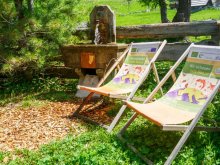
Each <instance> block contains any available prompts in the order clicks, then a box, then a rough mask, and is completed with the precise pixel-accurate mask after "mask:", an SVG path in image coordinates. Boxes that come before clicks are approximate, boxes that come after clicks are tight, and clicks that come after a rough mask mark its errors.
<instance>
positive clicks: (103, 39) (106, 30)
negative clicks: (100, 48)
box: [90, 6, 116, 44]
mask: <svg viewBox="0 0 220 165" xmlns="http://www.w3.org/2000/svg"><path fill="white" fill-rule="evenodd" d="M90 26H91V27H90V35H91V36H90V37H91V40H92V42H93V43H94V40H95V32H96V30H97V31H98V32H99V34H100V40H99V42H98V44H107V43H115V42H116V21H115V14H114V12H113V11H112V10H111V8H110V7H109V6H95V7H94V8H93V10H92V12H91V14H90Z"/></svg>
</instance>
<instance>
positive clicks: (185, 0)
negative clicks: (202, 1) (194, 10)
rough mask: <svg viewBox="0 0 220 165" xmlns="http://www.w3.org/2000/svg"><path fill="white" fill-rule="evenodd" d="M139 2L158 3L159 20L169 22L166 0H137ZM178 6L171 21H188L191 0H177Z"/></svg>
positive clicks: (146, 3)
mask: <svg viewBox="0 0 220 165" xmlns="http://www.w3.org/2000/svg"><path fill="white" fill-rule="evenodd" d="M139 2H140V3H142V4H144V5H148V6H149V5H151V4H153V5H154V6H155V4H159V6H160V13H161V22H162V23H167V22H170V21H169V19H168V18H167V3H166V0H139ZM178 2H179V3H178V8H177V12H176V15H175V16H174V18H173V20H172V22H189V21H190V11H191V0H178Z"/></svg>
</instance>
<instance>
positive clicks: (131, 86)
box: [73, 40, 166, 132]
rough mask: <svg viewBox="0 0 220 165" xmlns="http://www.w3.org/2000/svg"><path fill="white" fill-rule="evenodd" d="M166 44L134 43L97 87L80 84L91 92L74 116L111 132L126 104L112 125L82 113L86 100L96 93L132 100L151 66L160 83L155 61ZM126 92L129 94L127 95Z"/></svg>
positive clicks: (83, 88) (79, 87)
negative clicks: (110, 77)
mask: <svg viewBox="0 0 220 165" xmlns="http://www.w3.org/2000/svg"><path fill="white" fill-rule="evenodd" d="M165 44H166V40H164V41H163V42H143V43H132V44H131V45H130V46H129V48H128V49H127V50H126V51H125V52H124V54H122V55H121V56H120V58H119V59H118V60H117V61H116V62H115V64H114V65H113V66H112V67H111V68H110V69H109V70H108V72H107V73H106V75H105V76H104V77H103V79H101V80H100V82H99V84H98V85H97V87H95V88H92V87H86V86H78V89H81V90H87V91H89V92H90V93H89V95H88V96H87V97H86V98H85V99H84V100H83V102H82V104H81V105H80V106H79V107H78V109H77V110H76V111H75V112H74V113H73V116H75V117H79V118H82V119H84V120H86V121H88V122H92V123H94V124H98V125H100V126H102V127H104V128H106V129H107V131H108V132H110V131H111V130H112V129H113V128H114V126H115V125H116V124H117V122H118V120H119V119H120V117H121V115H122V114H123V112H124V110H125V108H126V106H123V107H122V108H121V109H120V110H119V112H118V114H117V115H116V117H115V118H114V120H113V121H112V123H111V124H110V126H107V125H104V124H100V123H97V122H95V121H93V120H91V119H90V118H88V117H85V116H84V115H81V114H80V111H81V110H82V109H83V107H84V105H85V104H86V102H88V101H89V100H90V98H91V96H92V95H93V94H94V93H97V94H101V95H103V96H108V97H111V98H119V99H126V100H131V99H132V98H133V96H134V94H135V92H136V90H137V89H138V87H139V86H140V85H141V84H142V82H143V81H144V80H145V79H146V78H147V76H148V74H149V73H150V70H151V68H152V69H153V71H154V73H155V76H156V80H157V82H158V83H159V77H158V73H157V70H156V66H155V63H154V62H155V60H156V59H157V57H158V56H159V54H160V52H161V51H162V49H163V47H164V46H165ZM126 55H127V56H126ZM125 56H126V58H125V61H124V63H123V65H122V67H121V68H120V69H119V71H118V73H117V74H116V76H115V77H114V78H113V79H112V80H111V81H110V82H108V83H107V84H105V85H103V86H100V85H102V84H103V82H104V81H105V80H106V78H107V77H108V76H109V75H110V73H111V72H112V71H113V70H114V69H115V67H116V66H118V64H119V62H120V61H121V60H122V59H123V58H124V57H125ZM125 94H127V96H126V95H125ZM128 94H129V95H128Z"/></svg>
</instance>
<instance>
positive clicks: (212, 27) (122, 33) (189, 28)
mask: <svg viewBox="0 0 220 165" xmlns="http://www.w3.org/2000/svg"><path fill="white" fill-rule="evenodd" d="M217 32H218V26H217V22H216V21H201V22H179V23H164V24H151V25H140V26H129V27H117V38H177V37H184V36H203V35H204V36H205V35H215V34H216V33H217Z"/></svg>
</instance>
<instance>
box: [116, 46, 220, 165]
mask: <svg viewBox="0 0 220 165" xmlns="http://www.w3.org/2000/svg"><path fill="white" fill-rule="evenodd" d="M193 46H194V47H196V45H194V44H191V45H190V46H189V47H188V49H187V50H186V51H185V52H184V53H183V54H182V56H181V57H180V58H179V60H178V61H177V62H176V63H175V64H174V65H173V67H172V68H171V69H170V70H169V72H168V73H167V74H166V75H165V77H164V78H163V79H162V80H161V81H160V83H159V84H158V85H157V86H156V87H155V89H154V90H153V91H152V92H151V94H150V95H149V96H148V97H147V98H146V100H145V101H144V102H143V103H148V102H150V101H151V100H152V99H153V97H154V96H155V94H156V93H157V92H158V90H159V89H160V88H161V87H162V86H163V85H164V83H165V82H166V80H167V79H168V78H169V77H170V76H172V74H173V73H174V71H175V69H176V68H177V67H178V66H179V64H180V63H181V62H182V61H183V60H184V59H185V58H186V57H187V55H188V53H189V51H190V49H191V47H193ZM200 47H201V46H200ZM202 47H210V46H202ZM212 47H218V46H212ZM218 48H219V47H218ZM219 87H220V80H219V81H218V83H217V84H216V86H215V88H214V90H213V94H212V95H211V96H210V97H209V98H207V100H206V104H204V105H203V106H202V108H201V109H200V110H199V111H198V113H197V114H196V116H195V117H194V119H193V120H192V121H191V123H190V124H189V125H162V130H163V131H184V134H183V136H182V137H181V138H180V140H179V142H178V143H177V145H176V146H175V147H174V149H173V151H172V152H171V154H170V155H169V157H168V159H167V160H166V162H165V164H166V165H169V164H171V163H172V161H173V160H174V159H175V157H176V156H177V154H178V152H179V151H180V149H181V148H182V146H183V145H184V143H185V142H186V140H187V139H188V137H189V135H190V134H191V132H192V131H193V130H195V131H220V127H217V126H216V127H205V126H196V124H197V122H198V121H199V119H200V118H201V116H202V115H203V113H204V112H205V110H206V108H207V106H208V104H209V103H210V102H211V101H212V100H213V98H214V96H215V95H216V93H217V92H218V90H219ZM138 115H139V114H138V113H137V112H135V113H134V114H133V115H132V117H131V118H130V119H129V120H128V121H127V123H126V124H125V126H124V127H123V128H122V129H121V130H120V131H119V132H118V134H117V136H118V138H119V139H120V140H121V141H123V142H124V143H126V144H127V146H128V147H129V148H130V149H131V150H133V151H134V152H135V153H136V154H137V155H138V156H139V157H140V158H141V159H142V160H143V161H144V162H145V163H147V164H153V162H152V161H151V160H149V159H148V158H147V157H145V156H143V155H142V154H141V153H140V152H139V151H138V150H137V149H136V148H135V147H134V146H133V145H131V144H130V143H128V141H127V140H126V139H125V138H124V137H123V134H124V132H125V131H126V129H127V128H128V127H129V125H130V124H131V123H132V122H133V121H134V120H135V119H136V118H137V116H138Z"/></svg>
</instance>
